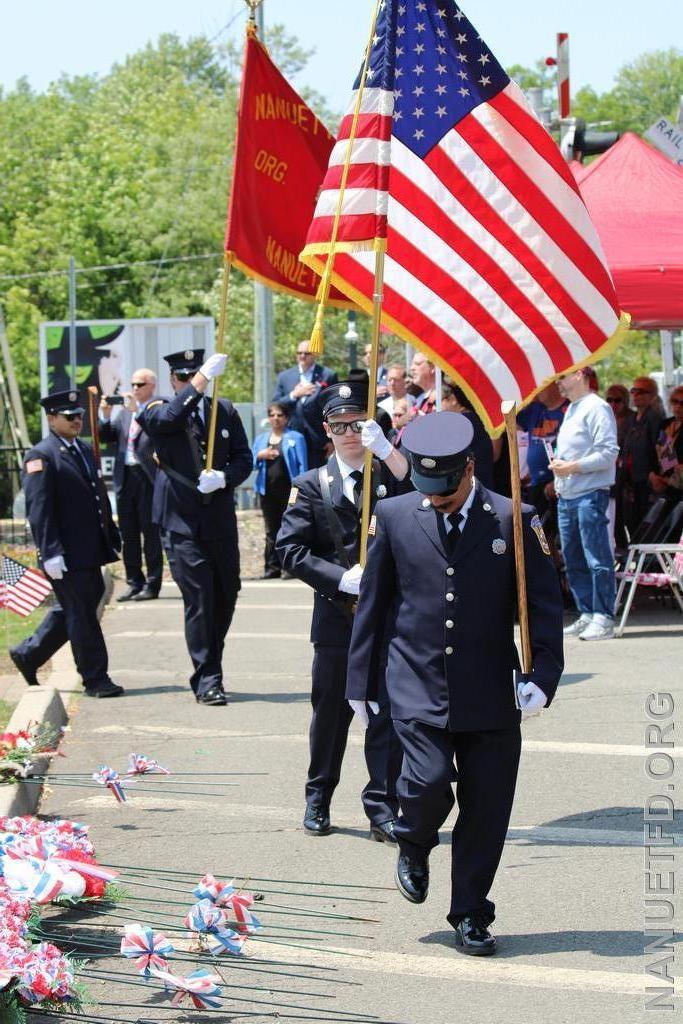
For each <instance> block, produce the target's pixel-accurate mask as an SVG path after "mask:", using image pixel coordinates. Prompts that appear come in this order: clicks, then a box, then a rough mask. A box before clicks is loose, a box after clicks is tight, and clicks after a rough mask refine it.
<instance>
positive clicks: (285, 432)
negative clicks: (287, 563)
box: [251, 402, 308, 580]
mask: <svg viewBox="0 0 683 1024" xmlns="http://www.w3.org/2000/svg"><path fill="white" fill-rule="evenodd" d="M288 419H289V417H288V416H287V412H286V410H285V407H284V405H282V404H280V403H279V402H271V403H270V405H269V406H268V426H269V429H268V430H264V431H263V432H262V433H260V434H259V435H258V436H257V437H256V438H255V439H254V443H253V445H252V446H251V450H252V453H253V456H254V469H255V470H256V482H255V484H254V488H255V490H256V492H257V494H260V495H261V509H262V510H263V520H264V523H265V528H266V547H265V556H264V560H265V566H264V571H263V576H262V577H261V579H264V580H274V579H278V578H279V577H280V575H281V569H280V561H279V559H278V557H277V555H276V554H275V538H276V537H277V533H278V530H279V529H280V523H281V522H282V516H283V514H284V511H285V509H286V508H287V498H288V497H289V492H290V490H291V487H292V480H293V479H294V477H296V476H299V474H300V473H305V472H306V470H307V469H308V458H307V455H306V439H305V437H304V435H303V434H300V433H299V431H298V430H289V429H288V427H287V423H288Z"/></svg>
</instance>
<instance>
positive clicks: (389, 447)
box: [360, 420, 394, 462]
mask: <svg viewBox="0 0 683 1024" xmlns="http://www.w3.org/2000/svg"><path fill="white" fill-rule="evenodd" d="M360 439H361V441H362V443H363V447H364V448H369V449H370V451H371V452H372V454H373V455H376V456H377V458H378V459H381V460H382V462H384V460H385V459H388V458H389V456H390V455H391V453H392V452H393V450H394V446H393V444H392V443H391V441H388V440H387V439H386V437H385V436H384V431H383V430H382V428H381V427H380V425H379V423H376V422H375V420H365V422H364V423H363V430H362V433H361V435H360Z"/></svg>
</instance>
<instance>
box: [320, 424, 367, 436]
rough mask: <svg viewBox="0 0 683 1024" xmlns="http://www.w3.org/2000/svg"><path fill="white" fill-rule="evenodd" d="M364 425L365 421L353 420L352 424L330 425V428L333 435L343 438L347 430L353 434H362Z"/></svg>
mask: <svg viewBox="0 0 683 1024" xmlns="http://www.w3.org/2000/svg"><path fill="white" fill-rule="evenodd" d="M363 423H364V420H352V421H351V422H350V423H329V424H328V426H329V428H330V432H331V433H333V434H335V435H336V436H337V437H341V435H342V434H345V433H346V431H347V430H350V431H351V433H352V434H362V433H363Z"/></svg>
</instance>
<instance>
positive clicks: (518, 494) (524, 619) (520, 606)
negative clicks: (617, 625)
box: [500, 401, 531, 676]
mask: <svg viewBox="0 0 683 1024" xmlns="http://www.w3.org/2000/svg"><path fill="white" fill-rule="evenodd" d="M500 411H501V412H502V414H503V419H504V420H505V430H506V432H507V439H508V447H509V449H510V484H511V496H512V525H513V534H514V541H515V569H516V575H517V614H518V616H519V632H520V635H521V641H522V672H523V673H524V675H525V676H528V675H529V674H530V672H531V640H530V638H529V608H528V605H527V598H526V568H525V563H524V530H523V525H522V485H521V482H520V478H519V449H518V448H517V405H516V403H515V402H514V401H506V402H501V406H500Z"/></svg>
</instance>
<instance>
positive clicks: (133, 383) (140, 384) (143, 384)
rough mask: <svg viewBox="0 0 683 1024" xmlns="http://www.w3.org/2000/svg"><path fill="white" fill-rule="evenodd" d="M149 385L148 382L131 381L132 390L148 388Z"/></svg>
mask: <svg viewBox="0 0 683 1024" xmlns="http://www.w3.org/2000/svg"><path fill="white" fill-rule="evenodd" d="M148 384H149V381H148V380H134V381H131V385H130V386H131V387H132V388H146V387H147V385H148Z"/></svg>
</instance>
